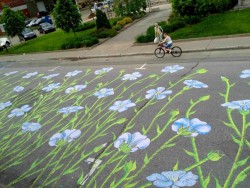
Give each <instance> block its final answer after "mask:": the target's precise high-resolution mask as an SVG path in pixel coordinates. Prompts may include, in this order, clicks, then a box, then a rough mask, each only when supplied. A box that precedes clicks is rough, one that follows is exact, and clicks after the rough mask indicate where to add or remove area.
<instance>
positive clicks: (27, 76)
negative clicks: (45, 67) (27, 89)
mask: <svg viewBox="0 0 250 188" xmlns="http://www.w3.org/2000/svg"><path fill="white" fill-rule="evenodd" d="M37 74H38V72H31V73H28V74H26V75H25V76H23V78H30V77H32V76H35V75H37Z"/></svg>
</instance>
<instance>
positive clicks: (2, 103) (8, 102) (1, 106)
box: [0, 101, 12, 110]
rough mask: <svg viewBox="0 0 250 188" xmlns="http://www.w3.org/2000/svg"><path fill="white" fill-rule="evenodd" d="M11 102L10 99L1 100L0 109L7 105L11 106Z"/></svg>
mask: <svg viewBox="0 0 250 188" xmlns="http://www.w3.org/2000/svg"><path fill="white" fill-rule="evenodd" d="M11 105H12V103H11V102H10V101H7V102H1V103H0V110H3V109H5V108H7V107H8V106H11Z"/></svg>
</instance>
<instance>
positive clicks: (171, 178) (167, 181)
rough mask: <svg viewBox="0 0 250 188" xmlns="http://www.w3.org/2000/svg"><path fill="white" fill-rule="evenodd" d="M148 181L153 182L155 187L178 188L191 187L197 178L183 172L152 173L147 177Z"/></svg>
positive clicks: (190, 173)
mask: <svg viewBox="0 0 250 188" xmlns="http://www.w3.org/2000/svg"><path fill="white" fill-rule="evenodd" d="M147 180H148V181H151V182H153V185H155V186H156V187H163V188H168V187H169V188H170V187H172V188H179V187H191V186H193V185H195V184H196V181H197V180H198V176H197V175H195V174H193V173H192V172H186V171H184V170H178V171H167V172H161V173H160V174H158V173H154V174H151V175H150V176H148V177H147Z"/></svg>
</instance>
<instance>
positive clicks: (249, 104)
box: [221, 100, 250, 111]
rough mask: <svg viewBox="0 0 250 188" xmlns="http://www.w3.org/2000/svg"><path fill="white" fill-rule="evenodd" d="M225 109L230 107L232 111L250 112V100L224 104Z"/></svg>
mask: <svg viewBox="0 0 250 188" xmlns="http://www.w3.org/2000/svg"><path fill="white" fill-rule="evenodd" d="M221 106H223V107H228V108H230V109H237V110H240V111H249V110H250V100H239V101H232V102H227V103H224V104H222V105H221Z"/></svg>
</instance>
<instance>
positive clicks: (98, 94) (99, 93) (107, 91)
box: [94, 88, 114, 99]
mask: <svg viewBox="0 0 250 188" xmlns="http://www.w3.org/2000/svg"><path fill="white" fill-rule="evenodd" d="M110 95H114V89H113V88H110V89H108V88H103V89H101V90H100V91H97V92H96V93H94V96H96V97H98V99H100V98H104V97H107V96H110Z"/></svg>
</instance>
